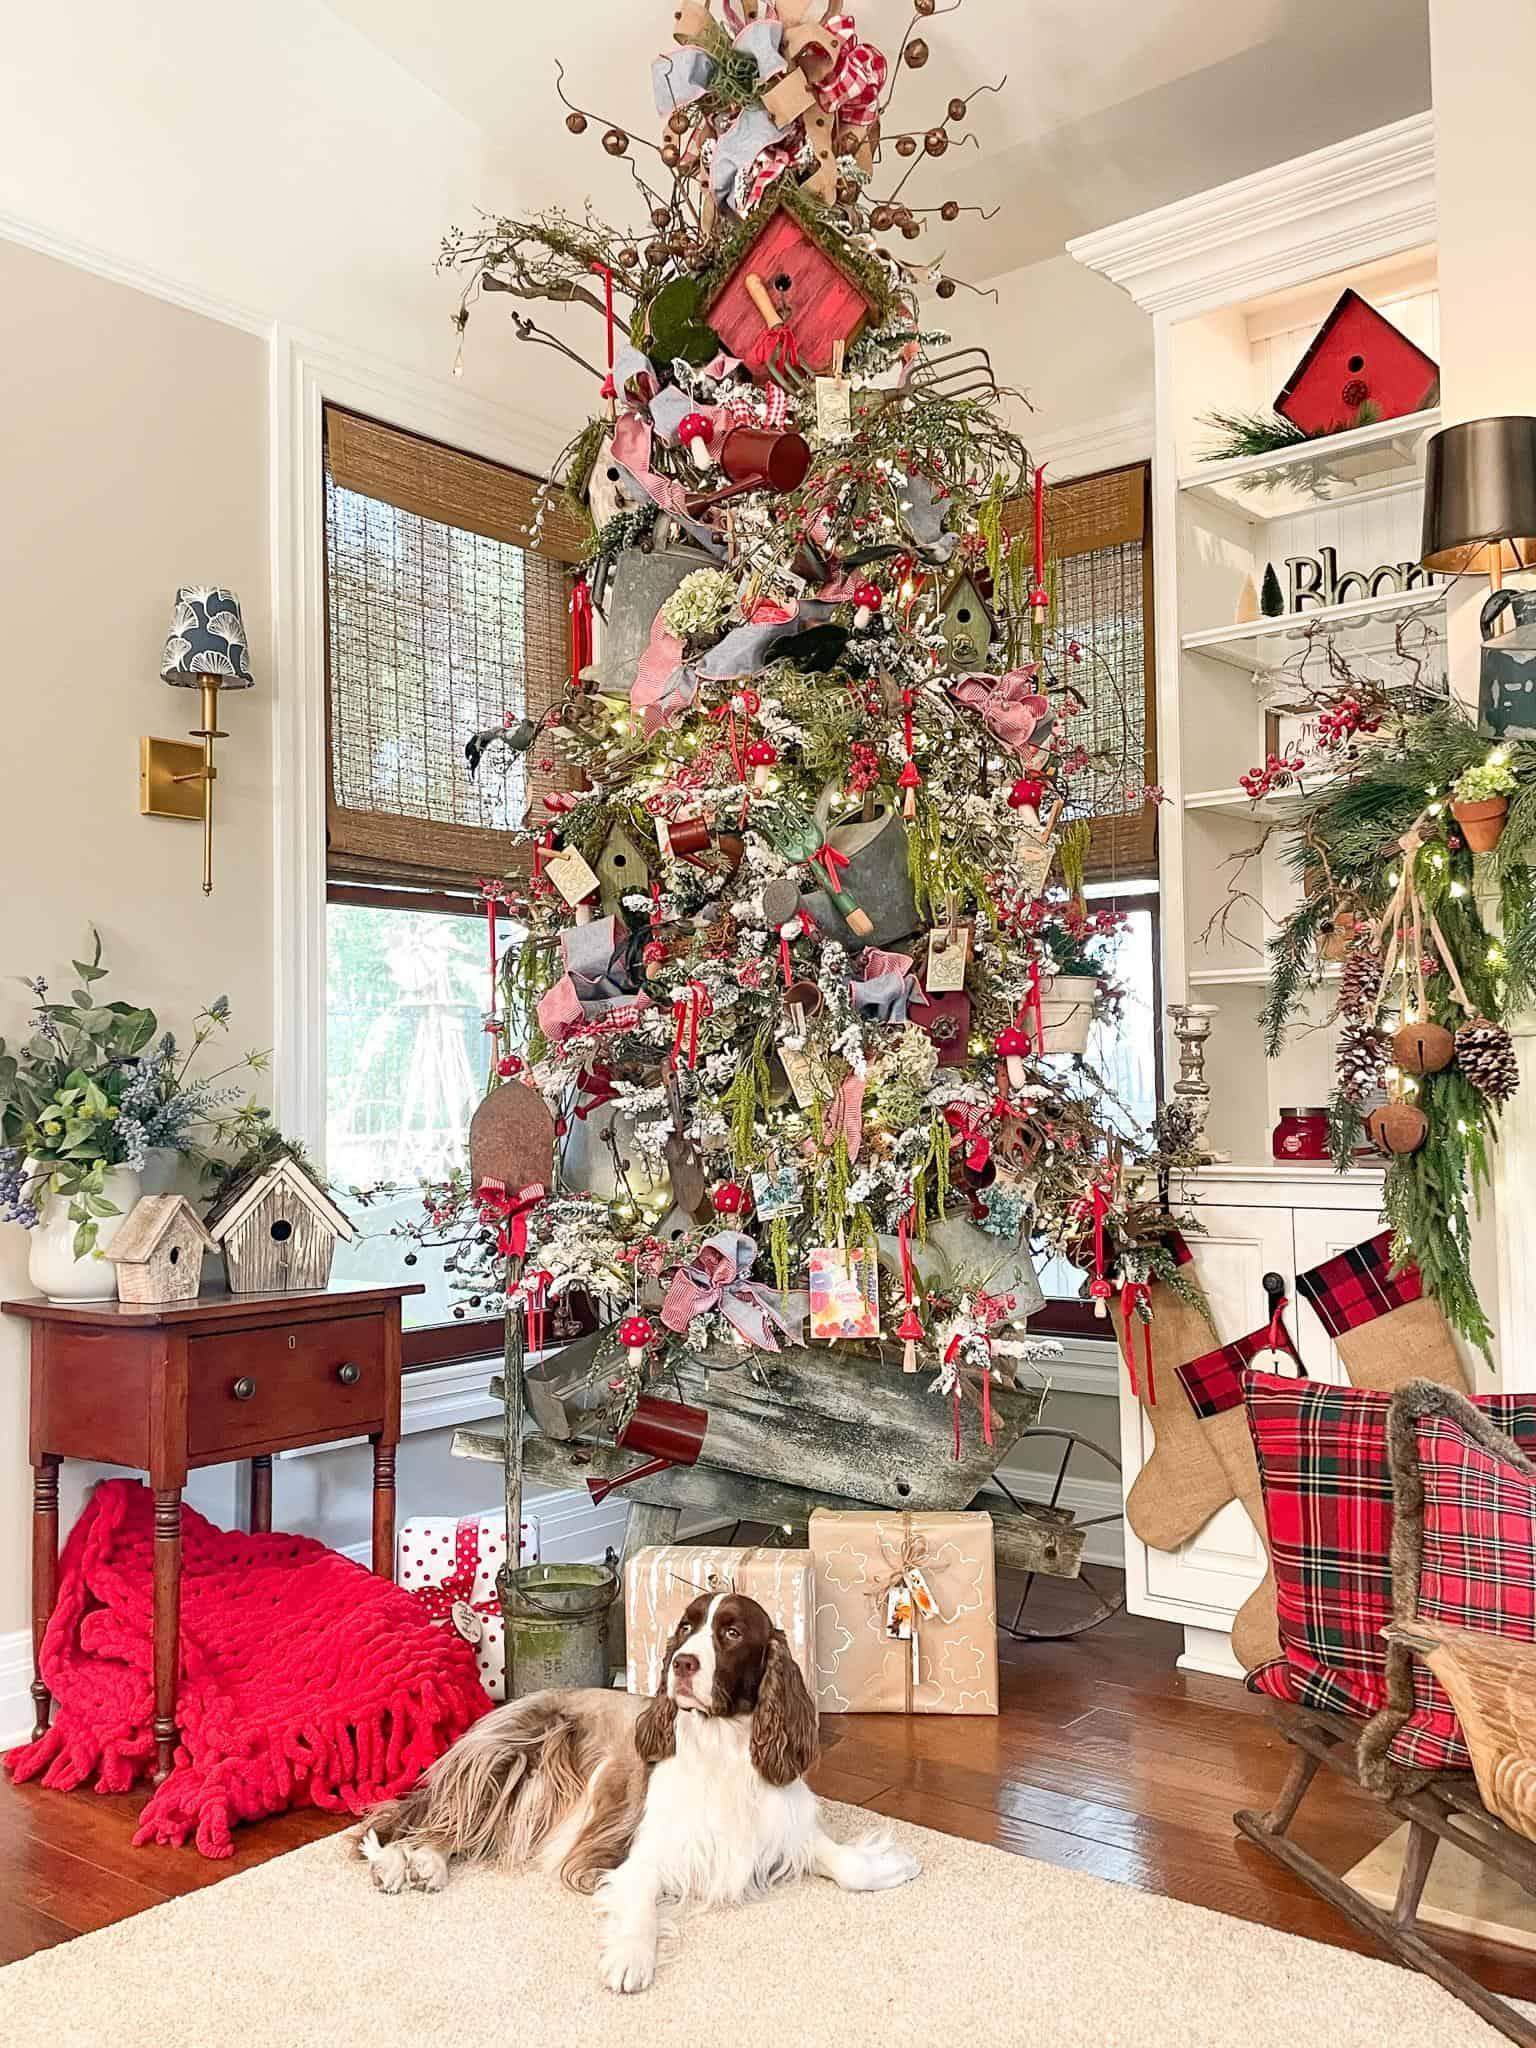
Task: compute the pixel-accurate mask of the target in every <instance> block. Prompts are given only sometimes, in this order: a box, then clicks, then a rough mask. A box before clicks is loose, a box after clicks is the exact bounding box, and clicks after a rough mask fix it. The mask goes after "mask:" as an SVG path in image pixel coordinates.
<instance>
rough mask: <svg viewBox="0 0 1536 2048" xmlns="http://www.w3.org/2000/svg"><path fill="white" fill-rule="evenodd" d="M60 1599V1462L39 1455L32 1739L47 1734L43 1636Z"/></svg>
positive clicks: (49, 1698) (34, 1493) (35, 1470)
mask: <svg viewBox="0 0 1536 2048" xmlns="http://www.w3.org/2000/svg"><path fill="white" fill-rule="evenodd" d="M58 1597H59V1460H58V1459H57V1458H56V1457H54V1456H53V1454H52V1453H51V1452H49V1451H42V1452H40V1453H39V1454H38V1459H37V1462H36V1464H35V1465H34V1466H33V1468H32V1712H33V1720H32V1740H33V1741H34V1742H36V1741H38V1740H39V1739H40V1738H41V1737H42V1736H44V1735H46V1734H47V1732H48V1716H49V1712H50V1710H51V1708H52V1706H53V1699H52V1696H51V1694H50V1693H49V1691H48V1687H47V1686H46V1685H45V1684H44V1682H43V1635H44V1632H45V1631H46V1629H47V1627H48V1622H49V1619H50V1617H51V1616H52V1614H53V1607H54V1602H55V1601H56V1600H57V1599H58Z"/></svg>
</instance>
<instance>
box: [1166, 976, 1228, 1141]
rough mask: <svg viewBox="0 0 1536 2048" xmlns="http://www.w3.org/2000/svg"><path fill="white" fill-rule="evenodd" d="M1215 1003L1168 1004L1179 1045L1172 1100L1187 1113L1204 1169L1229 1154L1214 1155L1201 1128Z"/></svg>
mask: <svg viewBox="0 0 1536 2048" xmlns="http://www.w3.org/2000/svg"><path fill="white" fill-rule="evenodd" d="M1220 1014H1221V1013H1220V1011H1219V1009H1218V1007H1217V1005H1216V1004H1215V1003H1170V1004H1169V1005H1168V1015H1169V1016H1170V1018H1172V1020H1173V1035H1174V1037H1175V1038H1176V1039H1177V1040H1178V1042H1179V1078H1178V1080H1177V1081H1175V1082H1174V1084H1173V1093H1174V1098H1175V1100H1177V1101H1179V1102H1182V1103H1183V1104H1184V1106H1185V1107H1186V1109H1187V1110H1188V1111H1189V1114H1190V1119H1191V1123H1192V1125H1193V1132H1194V1148H1195V1151H1196V1152H1197V1154H1198V1155H1199V1157H1200V1159H1201V1161H1202V1162H1203V1163H1204V1164H1205V1165H1207V1166H1220V1165H1222V1164H1224V1163H1225V1162H1226V1161H1227V1160H1228V1159H1230V1158H1231V1156H1232V1155H1231V1153H1230V1152H1214V1151H1212V1150H1211V1148H1210V1146H1209V1145H1207V1144H1206V1142H1205V1128H1206V1124H1207V1122H1208V1120H1209V1118H1210V1114H1211V1084H1210V1082H1209V1081H1207V1079H1206V1078H1205V1047H1206V1041H1207V1040H1208V1039H1209V1037H1210V1035H1211V1025H1212V1023H1213V1022H1214V1020H1215V1019H1216V1018H1217V1017H1218V1016H1219V1015H1220Z"/></svg>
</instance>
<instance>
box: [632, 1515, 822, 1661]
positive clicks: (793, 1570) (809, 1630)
mask: <svg viewBox="0 0 1536 2048" xmlns="http://www.w3.org/2000/svg"><path fill="white" fill-rule="evenodd" d="M815 1588H816V1582H815V1578H814V1576H813V1574H812V1571H811V1553H810V1552H809V1551H808V1550H768V1549H753V1550H725V1549H719V1548H715V1547H712V1546H710V1545H707V1544H700V1543H664V1544H656V1545H653V1546H652V1547H651V1548H650V1549H648V1550H637V1551H636V1552H635V1554H634V1556H633V1557H632V1558H630V1560H629V1562H628V1564H627V1565H626V1566H625V1568H624V1642H625V1668H624V1682H625V1684H626V1686H627V1687H628V1688H629V1690H630V1691H631V1692H634V1693H644V1694H653V1693H657V1692H659V1691H660V1690H661V1666H662V1660H663V1658H664V1657H665V1656H666V1654H667V1638H668V1637H669V1636H670V1635H671V1633H672V1631H673V1629H675V1628H676V1627H677V1624H678V1622H679V1621H680V1620H681V1619H682V1615H683V1610H684V1608H685V1607H687V1605H688V1604H689V1602H690V1601H692V1600H697V1598H698V1597H699V1595H700V1594H701V1593H744V1594H746V1596H747V1598H748V1599H750V1600H755V1601H756V1602H757V1604H758V1606H759V1607H761V1608H763V1609H765V1610H766V1612H767V1614H768V1618H769V1620H770V1621H772V1623H773V1625H774V1627H775V1628H781V1629H783V1631H784V1637H785V1640H786V1641H787V1642H788V1644H789V1652H790V1655H791V1656H792V1657H793V1658H794V1660H795V1662H796V1663H797V1664H798V1665H799V1667H800V1675H801V1677H802V1678H803V1679H804V1680H805V1682H806V1685H807V1687H808V1688H809V1690H810V1692H811V1695H812V1697H813V1698H814V1696H815V1692H816V1653H815V1643H814V1639H813V1629H814V1621H813V1617H814V1615H815V1611H816V1590H815Z"/></svg>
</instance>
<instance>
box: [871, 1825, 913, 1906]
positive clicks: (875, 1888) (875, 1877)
mask: <svg viewBox="0 0 1536 2048" xmlns="http://www.w3.org/2000/svg"><path fill="white" fill-rule="evenodd" d="M855 1846H856V1847H857V1849H858V1851H859V1856H860V1859H861V1861H862V1862H863V1866H864V1868H863V1872H862V1878H863V1882H862V1883H861V1885H860V1887H859V1889H860V1890H861V1891H866V1892H889V1891H894V1890H895V1889H896V1887H897V1885H899V1884H910V1883H911V1882H912V1880H913V1878H914V1877H921V1876H922V1874H923V1866H922V1865H921V1863H919V1862H918V1860H917V1858H916V1857H915V1856H912V1855H909V1854H908V1852H907V1851H906V1850H905V1849H902V1848H900V1847H898V1846H897V1843H896V1840H895V1838H894V1836H892V1835H891V1834H890V1833H889V1832H888V1831H887V1830H885V1829H882V1830H881V1831H880V1832H879V1833H878V1834H874V1835H870V1836H868V1837H867V1838H866V1839H865V1840H864V1841H862V1842H859V1843H857V1844H855Z"/></svg>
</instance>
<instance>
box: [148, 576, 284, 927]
mask: <svg viewBox="0 0 1536 2048" xmlns="http://www.w3.org/2000/svg"><path fill="white" fill-rule="evenodd" d="M160 679H161V681H162V682H166V683H170V684H171V685H172V687H173V688H175V689H178V690H192V689H197V690H201V691H202V693H203V715H202V723H201V725H197V726H194V727H193V729H192V738H193V739H194V740H196V741H198V742H200V745H199V746H189V745H188V744H187V742H186V741H185V740H156V739H148V738H145V739H141V740H140V741H139V809H140V811H141V812H142V813H143V814H144V815H145V816H146V817H155V818H201V819H202V821H203V894H204V895H205V896H211V895H212V894H213V785H214V783H215V781H216V780H217V778H218V770H217V769H216V768H215V767H214V765H213V743H214V741H215V740H222V739H227V738H228V737H229V735H228V734H227V733H224V732H220V730H219V692H220V690H221V689H222V690H249V689H250V688H251V686H252V684H253V682H254V681H255V678H254V677H253V676H252V674H251V665H250V661H249V659H248V658H247V652H246V639H245V622H244V620H243V619H242V618H241V616H240V600H239V598H238V597H236V595H235V593H234V592H233V591H232V590H220V589H216V588H211V587H209V586H208V585H206V584H195V585H188V586H187V587H186V588H185V589H182V590H178V591H177V593H176V603H175V606H174V608H173V610H172V612H171V630H170V632H169V634H168V635H167V637H166V642H165V653H164V654H163V655H162V657H161V660H160Z"/></svg>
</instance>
